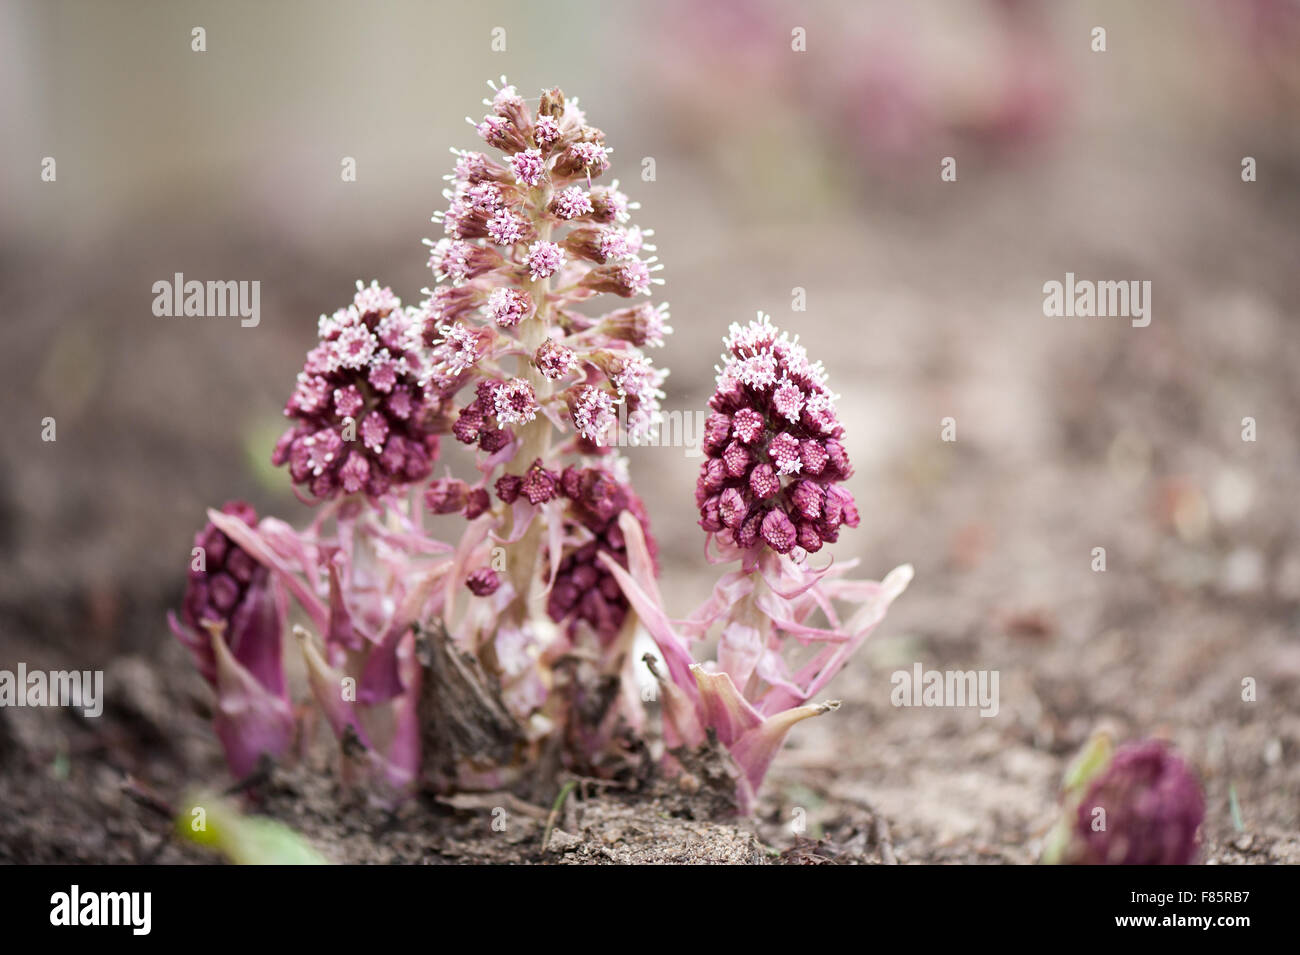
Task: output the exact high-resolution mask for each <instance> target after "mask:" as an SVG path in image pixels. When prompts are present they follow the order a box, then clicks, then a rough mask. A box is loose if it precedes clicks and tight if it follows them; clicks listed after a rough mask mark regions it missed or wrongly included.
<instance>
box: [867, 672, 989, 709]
mask: <svg viewBox="0 0 1300 955" xmlns="http://www.w3.org/2000/svg"><path fill="white" fill-rule="evenodd" d="M889 682H890V684H892V686H893V689H892V690H891V691H890V693H889V702H890V703H892V704H894V706H935V707H940V706H942V707H975V706H978V707H979V711H980V716H984V717H990V716H997V715H998V709H999V706H1000V704H999V699H998V671H997V670H926V669H923V668H922V666H921V664H919V663H914V664H912V669H911V670H895V671H894V673H893V675H892V676H890V678H889Z"/></svg>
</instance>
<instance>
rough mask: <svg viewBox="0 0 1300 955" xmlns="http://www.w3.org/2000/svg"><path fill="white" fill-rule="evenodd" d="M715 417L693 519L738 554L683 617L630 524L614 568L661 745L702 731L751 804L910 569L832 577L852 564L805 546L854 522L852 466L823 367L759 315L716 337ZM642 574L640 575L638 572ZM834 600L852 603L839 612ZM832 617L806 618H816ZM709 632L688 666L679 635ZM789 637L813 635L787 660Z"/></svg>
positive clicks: (722, 559) (726, 550)
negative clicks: (660, 719) (646, 656)
mask: <svg viewBox="0 0 1300 955" xmlns="http://www.w3.org/2000/svg"><path fill="white" fill-rule="evenodd" d="M724 344H725V346H726V351H725V353H724V354H723V364H722V366H721V367H720V368H719V371H718V378H717V390H716V391H715V392H714V395H713V397H712V398H711V399H710V401H709V406H710V408H712V410H713V413H712V414H711V415H710V417H709V419H708V422H707V423H706V425H705V439H704V451H705V455H706V459H705V461H704V463H703V464H702V465H701V468H700V478H699V482H698V484H697V488H696V505H697V507H698V508H699V512H700V526H701V527H702V528H703V529H704V530H705V532H706V533H707V534H708V535H709V543H711V544H713V545H715V546H716V548H717V554H716V556H715V557H712V558H711V559H712V560H714V561H715V562H717V563H731V562H735V561H739V563H740V568H739V569H738V570H733V571H731V572H729V573H727V574H726V575H724V576H723V577H722V579H721V580H720V581H719V582H718V584H717V586H716V587H715V588H714V592H713V596H712V597H711V598H710V599H709V600H708V601H707V602H706V603H705V604H704V605H703V606H701V607H700V608H699V609H698V610H697V611H696V612H695V613H694V614H692V615H691V616H690V617H689V618H687V619H686V620H683V621H680V622H677V623H673V622H671V621H670V620H669V619H668V616H667V614H666V612H665V611H664V610H663V606H662V600H661V598H660V596H659V593H658V590H657V588H656V586H655V583H654V580H653V575H651V574H649V573H648V572H646V570H647V567H648V554H644V553H639V551H640V547H641V541H642V538H641V536H640V534H639V531H638V528H637V527H636V526H635V524H634V523H633V522H630V521H625V522H624V528H623V530H624V535H625V537H626V538H627V540H628V550H629V553H630V554H638V555H639V557H640V559H636V558H635V557H634V558H633V559H631V560H630V562H629V568H630V569H629V570H628V571H624V570H622V569H621V568H618V567H616V566H613V565H610V566H609V569H610V572H611V573H612V574H614V576H615V578H616V579H617V580H618V581H619V584H620V586H622V587H623V589H624V592H625V593H626V594H627V596H628V599H629V601H631V603H632V606H633V607H635V608H636V610H637V613H638V614H639V615H640V616H641V619H642V622H643V623H644V624H645V625H646V627H647V629H649V630H650V632H651V634H652V635H653V636H654V638H655V640H656V641H657V643H658V645H659V649H660V652H661V653H662V654H663V656H664V660H665V663H666V664H667V669H668V673H667V675H666V676H664V675H660V674H658V673H657V672H656V676H657V677H658V678H659V682H660V685H661V687H662V689H663V692H664V694H665V697H666V699H665V706H664V713H665V717H666V720H667V724H668V725H667V727H666V732H667V734H668V736H669V742H670V745H672V744H674V743H675V744H679V745H684V746H687V747H695V746H698V745H700V744H701V743H702V742H703V741H704V739H705V736H706V734H708V733H712V734H713V735H714V736H716V738H717V740H718V741H719V742H720V743H721V744H722V745H723V746H724V747H726V748H727V750H728V751H729V752H730V754H731V756H732V758H733V760H734V761H735V763H736V765H737V768H738V770H739V774H738V780H737V793H736V801H737V804H738V806H739V807H740V808H741V809H742V810H748V809H749V808H750V807H751V806H752V804H753V801H754V798H755V793H756V791H757V789H758V787H759V785H760V784H761V782H762V780H763V777H764V775H765V774H766V773H767V769H768V766H769V764H770V763H771V760H772V758H773V756H774V755H775V754H776V752H777V750H778V749H779V748H780V746H781V743H782V741H783V740H784V739H785V736H786V734H787V733H788V732H789V730H790V728H791V727H792V726H793V725H794V724H795V723H797V722H799V721H800V720H803V719H807V718H808V717H810V716H816V715H819V714H821V713H825V712H829V711H830V710H833V709H835V708H836V707H837V706H838V705H839V704H838V703H837V702H835V701H828V702H824V703H820V704H818V703H812V702H811V700H812V698H813V697H814V696H816V695H817V694H818V693H820V692H821V691H822V690H823V689H824V687H825V686H826V684H827V683H828V682H829V681H830V679H831V678H832V677H833V676H834V675H835V674H836V673H837V672H838V671H839V670H840V669H841V668H842V667H843V666H844V664H845V663H847V662H848V659H849V657H850V656H851V655H852V654H853V651H854V650H856V649H857V647H859V646H860V645H861V644H862V642H863V641H864V640H866V638H867V637H868V636H869V635H870V633H871V631H872V630H873V629H874V628H875V626H876V625H877V624H878V623H879V622H880V620H881V619H882V618H883V617H884V615H885V611H886V609H887V608H888V606H889V604H890V603H891V602H892V601H893V600H894V598H895V597H897V596H898V595H899V594H900V593H902V591H903V590H904V589H905V588H906V586H907V584H908V582H909V581H910V580H911V577H912V568H911V566H910V565H904V566H902V567H899V568H897V569H895V570H894V571H892V572H891V573H890V574H889V575H888V576H886V577H885V579H884V580H883V581H882V582H880V583H876V582H874V581H848V580H842V579H840V576H841V575H842V574H843V573H844V571H846V570H848V569H850V568H851V567H852V566H853V565H854V563H855V562H850V563H847V564H845V565H842V566H840V567H835V566H834V565H832V564H828V565H827V566H826V567H825V568H823V569H821V570H816V569H813V568H811V567H809V566H808V563H807V559H808V555H809V554H810V553H813V552H816V551H818V550H820V549H821V547H822V546H823V544H824V543H827V542H833V541H835V540H837V539H838V536H839V531H840V529H841V528H842V527H856V526H857V525H858V523H859V517H858V511H857V507H856V504H855V503H854V500H853V496H852V495H851V494H850V493H849V492H848V491H847V490H846V489H845V488H843V486H842V482H843V481H844V480H846V479H847V478H848V477H849V476H850V475H851V473H852V468H851V466H850V464H849V460H848V455H847V454H846V452H845V450H844V446H843V444H842V443H841V441H840V439H841V437H842V436H843V428H842V427H841V426H840V424H839V421H838V419H837V417H836V414H835V410H834V396H833V395H832V394H831V393H830V392H829V390H828V389H827V387H826V376H825V372H824V370H823V369H822V367H821V365H820V363H812V362H810V361H809V360H808V357H807V353H806V352H805V350H804V348H803V347H802V346H801V345H799V343H798V341H797V340H794V339H791V338H790V337H789V336H787V335H785V334H784V333H782V332H780V331H779V330H778V329H776V328H775V327H774V326H773V325H772V323H771V320H770V319H769V318H768V317H767V316H766V315H764V314H762V313H761V312H760V313H759V315H758V318H757V320H755V321H753V322H750V323H749V324H748V325H746V326H741V325H732V326H731V331H730V334H729V335H728V336H727V338H726V339H725V340H724ZM638 571H640V573H638ZM836 601H844V602H848V603H851V604H855V605H857V610H856V612H855V613H854V615H853V616H852V617H851V618H849V619H848V620H847V621H844V622H841V619H840V617H839V615H838V613H837V611H836V609H835V603H836ZM818 613H820V614H821V615H822V616H824V617H825V618H826V621H827V623H828V624H829V626H827V627H818V626H815V625H814V623H813V622H812V618H813V617H814V615H815V614H818ZM712 632H717V633H718V650H717V657H716V659H715V660H713V661H709V662H707V663H704V664H698V663H694V662H693V659H692V654H691V651H690V646H689V643H690V641H692V640H697V639H700V638H702V637H704V636H706V635H708V634H710V633H712ZM787 644H798V645H801V646H809V645H816V646H819V647H820V649H819V650H817V651H816V652H815V653H814V654H813V655H812V656H811V658H809V659H807V660H806V661H805V662H804V663H802V664H801V665H799V666H797V667H792V666H791V665H789V664H788V663H787V656H788V655H787V652H786V651H787V649H788V647H787Z"/></svg>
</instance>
